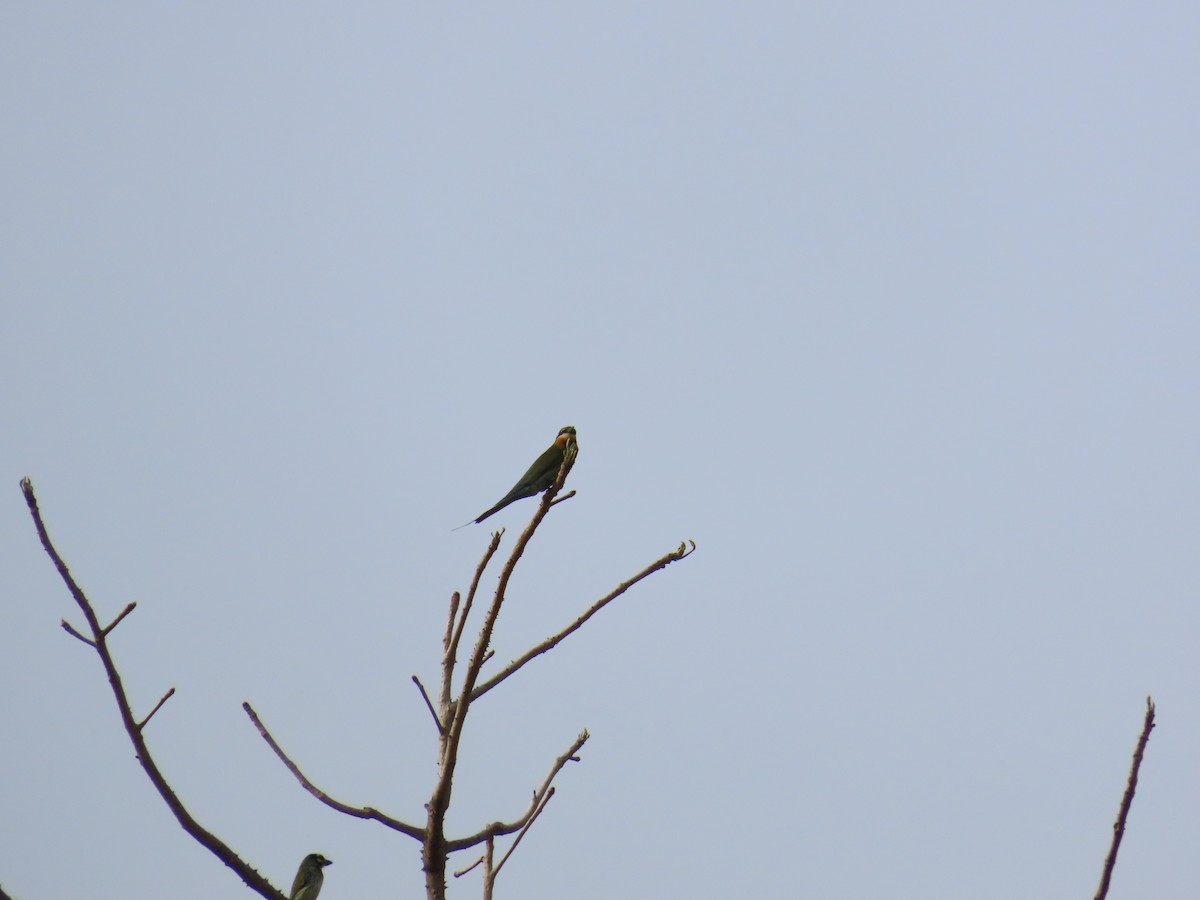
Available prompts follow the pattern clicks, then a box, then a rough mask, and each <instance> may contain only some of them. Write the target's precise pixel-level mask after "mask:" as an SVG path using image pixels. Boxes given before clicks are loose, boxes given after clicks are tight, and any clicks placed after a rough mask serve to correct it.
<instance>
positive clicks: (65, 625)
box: [62, 619, 96, 649]
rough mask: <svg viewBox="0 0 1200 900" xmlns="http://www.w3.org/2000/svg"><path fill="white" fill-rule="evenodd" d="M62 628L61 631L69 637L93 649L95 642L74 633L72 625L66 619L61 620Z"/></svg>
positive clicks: (76, 632)
mask: <svg viewBox="0 0 1200 900" xmlns="http://www.w3.org/2000/svg"><path fill="white" fill-rule="evenodd" d="M62 627H63V631H65V632H66V633H67V634H69V635H71V637H75V638H79V640H81V641H83V642H84V643H85V644H87V645H88V646H89V647H91V648H93V649H95V646H96V642H95V641H93V640H92V639H91V638H86V637H84V636H83V635H82V634H80V633H79V632H78V631H76V630H75V626H74V625H72V624H71V623H70V622H68V621H67V620H66V619H63V620H62Z"/></svg>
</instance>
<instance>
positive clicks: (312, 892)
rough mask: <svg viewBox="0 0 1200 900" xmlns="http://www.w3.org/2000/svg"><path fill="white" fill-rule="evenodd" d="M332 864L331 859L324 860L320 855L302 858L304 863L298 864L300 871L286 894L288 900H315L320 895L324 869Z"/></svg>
mask: <svg viewBox="0 0 1200 900" xmlns="http://www.w3.org/2000/svg"><path fill="white" fill-rule="evenodd" d="M332 862H333V860H332V859H326V858H325V857H324V856H322V855H321V854H320V853H310V854H308V856H306V857H304V861H303V862H302V863H300V870H299V871H298V872H297V873H296V880H295V881H293V882H292V892H291V893H290V894H288V900H317V894H319V893H321V885H323V884H324V883H325V871H324V869H325V867H326V866H327V865H329V864H330V863H332Z"/></svg>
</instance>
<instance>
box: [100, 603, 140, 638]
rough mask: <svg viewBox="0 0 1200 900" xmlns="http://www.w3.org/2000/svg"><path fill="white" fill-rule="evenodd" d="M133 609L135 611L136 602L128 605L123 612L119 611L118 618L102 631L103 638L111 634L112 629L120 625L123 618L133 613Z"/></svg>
mask: <svg viewBox="0 0 1200 900" xmlns="http://www.w3.org/2000/svg"><path fill="white" fill-rule="evenodd" d="M135 609H137V602H136V601H135V602H133V603H130V604H129V605H128V606H126V607H125V608H124V609H123V610H121V614H120V615H119V616H117V617H116V618H115V619H113V620H112V621H111V622H109V623H108V627H107V628H105V629H104V636H105V637H108V634H109V632H111V631H112V630H113V629H114V628H116V627H117V626H118V625H120V624H121V620H122V619H123V618H125V617H126V616H127V615H129V614H130V613H131V612H133V611H134V610H135Z"/></svg>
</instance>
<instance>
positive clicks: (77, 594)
mask: <svg viewBox="0 0 1200 900" xmlns="http://www.w3.org/2000/svg"><path fill="white" fill-rule="evenodd" d="M21 492H22V493H23V494H24V495H25V503H26V505H27V506H28V507H29V513H30V515H31V516H33V524H34V527H35V528H36V529H37V534H38V539H39V540H40V541H41V543H42V548H43V549H44V550H45V551H46V554H47V555H48V556H49V557H50V560H51V561H52V562H53V563H54V567H55V568H56V569H57V570H58V574H59V576H60V577H61V578H62V580H63V583H64V584H65V585H66V587H67V590H68V591H70V593H71V596H72V597H73V598H74V599H75V603H76V604H77V605H78V606H79V609H80V611H81V612H82V613H83V616H84V618H85V619H86V620H87V623H88V630H89V631H90V632H91V635H92V637H91V639H90V640H89V639H88V638H85V637H83V635H81V634H79V633H78V632H77V631H75V630H74V629H73V628H71V627H70V626H69V625H67V623H66V621H65V620H64V622H63V627H64V628H65V629H66V630H67V631H68V632H69V633H71V634H73V635H74V636H75V637H77V638H79V639H80V640H82V641H83V642H84V643H86V644H89V645H91V646H92V647H93V648H94V649H95V651H96V653H97V655H98V656H99V657H100V662H101V664H102V665H103V666H104V672H105V674H106V675H107V676H108V683H109V684H110V685H111V686H112V691H113V697H114V699H115V700H116V702H117V711H118V713H119V714H120V716H121V724H122V725H124V726H125V733H126V734H127V735H129V740H130V743H132V744H133V749H134V752H135V754H136V755H137V760H138V762H139V763H141V766H142V769H143V770H145V772H146V777H147V778H149V779H150V783H151V784H153V785H154V788H155V790H157V791H158V794H159V796H160V797H162V799H163V802H164V803H166V804H167V807H168V808H169V809H170V810H171V813H172V814H173V815H174V816H175V819H176V821H178V822H179V825H180V827H182V828H183V830H184V831H185V832H187V833H188V834H189V835H191V836H192V838H193V839H194V840H195V841H196V842H197V843H199V844H200V845H201V846H203V847H205V848H206V849H207V850H208V851H209V852H210V853H212V854H213V855H214V856H215V857H217V859H219V860H221V862H223V863H224V864H225V865H226V866H228V867H229V868H230V869H233V871H234V872H236V873H237V874H238V876H239V877H240V878H241V879H242V881H243V882H245V884H246V886H247V887H249V888H250V889H251V890H253V891H254V892H255V893H257V894H259V895H260V896H263V897H270V898H272V900H287V897H286V896H285V895H284V894H283V893H282V892H281V891H279V890H278V889H277V888H275V886H274V885H272V884H271V883H270V882H269V881H267V879H265V878H263V877H262V876H261V875H259V874H258V872H257V871H256V870H255V869H253V868H252V867H251V866H250V864H249V863H247V862H246V861H245V860H243V859H242V858H241V857H240V856H238V855H237V853H235V852H234V851H233V849H232V848H231V847H230V846H229V845H227V844H226V843H225V842H224V841H222V840H221V839H220V838H218V837H217V836H216V835H214V834H213V833H212V832H211V831H208V830H207V829H206V828H204V827H203V826H202V825H201V824H200V823H199V822H197V821H196V820H195V819H194V818H193V817H192V814H191V813H190V812H188V810H187V808H186V807H185V806H184V805H183V803H182V802H181V801H180V799H179V797H177V796H176V794H175V792H174V791H173V790H172V789H171V786H170V785H169V784H168V783H167V780H166V778H165V777H164V776H163V774H162V772H161V770H160V769H159V768H158V764H157V763H156V762H155V760H154V756H153V755H152V754H151V752H150V748H149V747H148V746H147V745H146V740H145V738H144V737H143V736H142V729H141V724H145V722H146V721H148V720H149V718H150V716H147V717H146V718H145V719H143V720H142V723H141V724H139V723H138V722H137V720H136V719H135V718H134V715H133V708H132V706H131V705H130V703H129V698H128V695H127V694H126V693H125V686H124V684H123V682H122V681H121V674H120V672H118V671H117V666H116V663H115V662H114V661H113V658H112V654H111V653H110V652H109V649H108V630H106V629H103V628H101V627H100V622H99V619H98V618H97V616H96V612H95V609H94V608H93V607H92V603H91V601H90V600H88V598H87V595H85V594H84V592H83V589H82V588H81V587H80V586H79V585H78V583H76V581H75V579H74V577H72V575H71V572H70V570H69V569H68V568H67V564H66V563H65V562H64V561H63V558H62V557H61V556H60V555H59V553H58V550H56V549H55V547H54V544H53V542H52V541H51V540H50V535H49V533H48V532H47V531H46V524H45V522H43V521H42V513H41V510H40V509H39V508H38V502H37V497H36V496H35V495H34V492H33V482H31V481H30V480H29V479H28V478H22V479H21ZM129 611H130V609H129V607H126V612H125V613H122V614H121V615H120V616H118V617H117V618H116V619H115V620H114V621H113V623H112V625H110V626H109V629H111V628H112V627H113V626H115V625H116V624H117V622H119V621H120V620H121V619H122V618H124V616H125V615H126V613H127V612H129ZM168 696H170V694H168ZM165 699H166V698H164V700H165ZM162 703H163V701H161V700H160V701H159V706H161V705H162ZM157 709H158V707H155V711H157ZM153 714H154V711H152V712H151V714H150V715H153Z"/></svg>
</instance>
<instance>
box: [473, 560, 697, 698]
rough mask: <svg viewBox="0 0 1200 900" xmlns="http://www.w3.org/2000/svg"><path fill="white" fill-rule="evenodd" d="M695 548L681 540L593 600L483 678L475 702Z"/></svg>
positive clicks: (475, 691) (475, 695) (474, 696)
mask: <svg viewBox="0 0 1200 900" xmlns="http://www.w3.org/2000/svg"><path fill="white" fill-rule="evenodd" d="M689 545H690V546H689ZM695 549H696V543H695V541H686V542H684V543H681V544H680V545H679V547H678V548H677V549H675V550H672V551H671V552H670V553H668V554H666V555H665V556H662V557H660V558H659V559H656V560H655V561H654V562H652V563H651V564H650V565H648V566H646V568H644V569H642V571H640V572H638V573H637V574H636V575H634V576H633V577H632V578H630V579H629V580H628V581H625V582H622V583H621V584H619V585H617V586H616V587H615V588H613V589H612V591H610V592H609V593H608V594H606V595H605V596H603V597H601V598H600V599H599V600H597V601H596V602H595V603H593V604H592V605H591V607H589V608H588V610H587V612H585V613H584V614H583V615H581V616H580V617H579V618H577V619H576V620H575V621H574V622H572V623H571V624H570V625H568V626H567V627H566V628H564V629H562V631H559V632H558V633H556V634H553V635H551V636H550V637H548V638H546V640H544V641H542V642H541V643H540V644H538V645H537V646H536V647H533V648H531V649H529V650H527V651H526V652H525V653H524V654H522V655H521V656H520V657H518V658H517V659H515V660H514V661H513V662H511V663H509V664H508V665H507V666H505V667H504V668H503V669H502V670H501V671H499V672H497V673H496V674H495V675H493V676H492V677H491V678H489V679H488V680H487V681H485V682H483V684H481V685H479V686H478V687H476V688H475V690H474V691H473V692H472V693H471V700H472V702H474V701H475V700H478V699H479V698H480V697H482V696H483V695H484V694H486V693H487V692H488V691H490V690H491V689H492V688H494V687H495V686H496V685H498V684H499V683H500V682H502V681H503V680H504V679H505V678H507V677H508V676H510V675H512V674H513V673H514V672H516V671H517V670H518V669H520V668H521V667H522V666H524V665H525V664H526V663H527V662H529V661H530V660H531V659H533V658H534V657H537V656H541V655H542V654H543V653H545V652H547V651H548V650H551V649H553V648H554V647H555V646H557V645H558V644H559V643H560V642H561V641H562V640H563V638H565V637H567V635H569V634H572V633H573V632H575V631H578V630H579V629H580V628H581V627H582V626H583V623H584V622H586V621H587V620H588V619H590V618H591V617H592V616H594V615H595V614H596V613H598V612H599V611H600V610H602V609H603V608H604V607H605V606H607V605H608V604H609V603H611V602H612V601H613V600H615V599H617V598H618V597H620V596H621V595H622V594H623V593H625V592H626V591H627V590H629V589H630V588H631V587H633V586H634V585H635V584H637V583H638V582H639V581H641V580H643V579H644V578H647V577H649V576H650V575H653V574H654V573H655V572H657V571H658V570H659V569H665V568H666V567H667V566H669V565H670V564H671V563H673V562H678V561H679V560H681V559H686V558H687V557H688V556H690V555H691V554H692V552H693V551H695Z"/></svg>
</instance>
